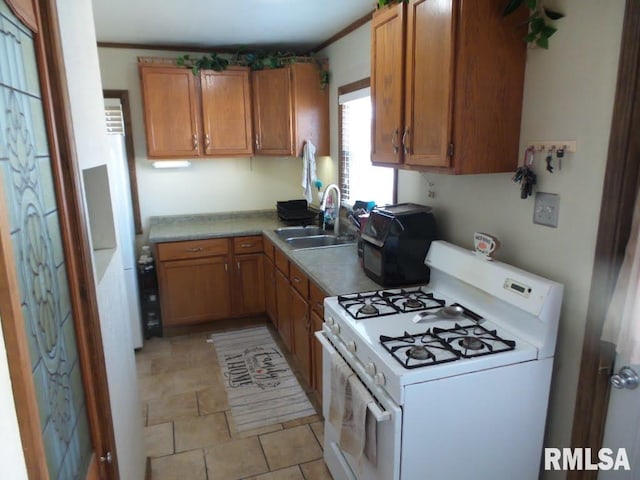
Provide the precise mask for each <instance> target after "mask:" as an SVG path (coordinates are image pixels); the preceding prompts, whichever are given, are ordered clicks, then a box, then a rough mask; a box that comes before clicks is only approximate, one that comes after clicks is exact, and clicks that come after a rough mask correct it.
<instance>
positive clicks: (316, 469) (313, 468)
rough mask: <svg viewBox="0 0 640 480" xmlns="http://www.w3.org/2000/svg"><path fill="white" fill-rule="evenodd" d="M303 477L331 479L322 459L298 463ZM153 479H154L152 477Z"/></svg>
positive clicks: (307, 479) (311, 479)
mask: <svg viewBox="0 0 640 480" xmlns="http://www.w3.org/2000/svg"><path fill="white" fill-rule="evenodd" d="M300 468H301V469H302V473H303V474H304V478H305V479H306V480H332V478H333V477H331V473H329V469H328V468H327V465H326V464H325V463H324V460H322V459H320V460H315V461H313V462H309V463H303V464H302V465H300ZM154 480H155V479H154Z"/></svg>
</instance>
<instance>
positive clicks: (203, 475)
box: [151, 450, 207, 480]
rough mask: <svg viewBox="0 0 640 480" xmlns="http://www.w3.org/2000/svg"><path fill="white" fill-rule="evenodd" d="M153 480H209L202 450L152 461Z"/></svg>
mask: <svg viewBox="0 0 640 480" xmlns="http://www.w3.org/2000/svg"><path fill="white" fill-rule="evenodd" d="M151 476H152V478H153V480H181V479H184V480H186V479H188V480H207V471H206V466H205V462H204V454H203V452H202V450H192V451H190V452H183V453H177V454H175V455H169V456H168V457H160V458H153V459H151Z"/></svg>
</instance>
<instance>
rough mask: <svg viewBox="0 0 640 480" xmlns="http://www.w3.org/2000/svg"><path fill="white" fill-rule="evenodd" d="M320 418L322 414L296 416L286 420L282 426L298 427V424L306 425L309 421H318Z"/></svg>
mask: <svg viewBox="0 0 640 480" xmlns="http://www.w3.org/2000/svg"><path fill="white" fill-rule="evenodd" d="M318 420H320V415H309V416H307V417H301V418H296V419H294V420H289V421H288V422H284V423H283V424H282V426H283V427H284V428H292V427H297V426H298V425H306V424H307V423H313V422H317V421H318Z"/></svg>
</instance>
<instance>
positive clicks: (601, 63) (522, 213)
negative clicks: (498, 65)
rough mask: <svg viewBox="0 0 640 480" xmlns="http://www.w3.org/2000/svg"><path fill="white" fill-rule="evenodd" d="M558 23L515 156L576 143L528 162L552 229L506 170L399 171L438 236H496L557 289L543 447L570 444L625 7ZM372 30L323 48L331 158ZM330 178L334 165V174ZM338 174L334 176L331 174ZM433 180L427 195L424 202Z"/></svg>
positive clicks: (406, 193) (569, 14) (573, 13)
mask: <svg viewBox="0 0 640 480" xmlns="http://www.w3.org/2000/svg"><path fill="white" fill-rule="evenodd" d="M554 5H555V6H557V9H558V10H559V11H561V12H564V13H565V14H566V17H565V18H563V19H562V20H560V21H558V22H557V26H558V32H557V33H556V34H555V35H554V36H553V37H552V38H551V40H550V49H549V50H541V49H530V50H528V60H527V70H526V81H525V92H524V111H523V118H522V128H521V147H522V148H521V151H523V150H524V147H525V145H526V142H528V141H535V140H576V141H577V142H578V152H577V153H576V154H573V155H571V154H569V155H568V156H567V157H566V158H565V160H564V162H563V165H562V171H556V173H554V174H550V173H548V172H546V171H545V169H544V166H545V165H544V158H543V157H542V156H539V157H538V158H536V164H535V167H534V168H535V170H536V172H537V173H538V185H536V188H535V190H537V191H543V192H551V193H557V194H559V195H560V210H559V211H560V218H559V226H558V228H556V229H554V228H549V227H544V226H540V225H535V224H533V223H532V218H533V197H531V198H529V199H527V200H521V199H520V198H519V193H520V192H519V186H518V185H517V184H515V183H513V182H512V181H511V177H512V174H511V173H505V174H493V175H468V176H449V175H436V174H420V173H416V172H409V171H400V173H399V180H398V200H399V201H400V202H407V201H411V202H416V203H422V204H427V205H431V206H433V208H434V210H435V214H436V219H437V221H438V224H439V227H440V228H441V234H442V237H443V238H444V239H446V240H449V241H451V242H453V243H456V244H459V245H462V246H465V247H469V248H471V246H472V235H473V232H474V231H484V232H488V233H492V234H494V235H496V236H497V237H498V238H499V239H500V240H501V242H502V249H501V251H500V252H499V255H498V257H499V258H500V259H501V260H503V261H505V262H508V263H512V264H515V265H517V266H520V267H522V268H525V269H528V270H531V271H533V272H535V273H538V274H541V275H543V276H547V277H549V278H551V279H553V280H556V281H559V282H562V283H564V285H565V297H564V304H563V311H562V318H561V321H560V332H559V339H558V347H557V353H556V362H555V370H554V376H553V382H552V393H551V403H550V414H549V421H548V425H547V438H546V445H547V446H550V447H568V446H569V444H570V436H571V427H572V420H573V411H574V403H575V394H576V387H577V381H578V372H579V367H580V355H581V349H582V340H583V335H584V329H585V321H586V311H587V305H588V297H589V291H590V282H591V274H592V267H593V255H594V250H595V242H596V234H597V228H598V215H599V211H600V201H601V196H602V185H603V180H604V170H605V164H606V154H607V147H608V141H609V129H610V124H611V114H612V108H613V99H614V93H615V84H616V77H617V64H618V53H619V48H620V35H621V32H622V19H623V13H624V2H623V1H622V0H617V1H614V2H601V1H598V0H559V1H557V2H555V4H554ZM369 30H370V26H369V25H365V26H363V27H361V28H360V29H358V30H356V31H355V32H353V33H352V34H350V35H349V36H348V37H346V38H344V39H342V40H340V41H339V42H336V43H335V44H333V45H331V46H330V47H328V48H327V49H326V50H325V51H324V52H322V53H325V54H327V56H328V57H329V62H330V67H331V72H332V75H333V79H334V80H335V82H334V83H333V84H332V85H331V89H332V98H331V102H332V103H331V107H332V114H331V121H332V127H333V130H332V137H331V138H332V150H331V151H332V152H333V153H334V158H337V155H336V152H337V134H336V128H337V127H336V125H337V101H336V97H335V95H334V94H335V91H336V90H337V87H338V86H340V85H343V84H345V83H348V82H351V81H354V80H358V79H359V78H363V77H366V76H369V74H370V72H369V70H366V71H365V68H368V66H365V62H364V60H363V59H367V60H368V58H369V49H370V41H369V38H368V34H369ZM335 171H336V172H337V169H335ZM336 175H337V173H336ZM429 182H431V183H432V184H433V187H432V188H433V190H434V191H435V194H436V196H435V198H429V197H428V196H427V192H428V187H429V185H428V183H429Z"/></svg>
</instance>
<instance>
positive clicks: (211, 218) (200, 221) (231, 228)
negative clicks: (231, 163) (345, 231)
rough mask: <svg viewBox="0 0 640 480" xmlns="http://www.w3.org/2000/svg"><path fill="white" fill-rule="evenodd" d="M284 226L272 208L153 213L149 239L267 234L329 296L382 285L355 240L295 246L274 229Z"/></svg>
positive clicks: (166, 239) (377, 287)
mask: <svg viewBox="0 0 640 480" xmlns="http://www.w3.org/2000/svg"><path fill="white" fill-rule="evenodd" d="M282 226H284V224H283V223H282V222H280V221H279V220H278V217H277V214H276V212H275V211H273V210H264V211H253V212H230V213H222V214H200V215H173V216H168V217H151V228H150V230H149V242H150V243H161V242H175V241H182V240H199V239H203V238H224V237H236V236H242V235H261V234H264V235H266V236H267V237H268V238H269V239H270V240H271V241H272V242H273V243H274V244H275V245H276V247H278V248H280V249H281V250H282V251H283V252H284V253H285V254H286V255H287V256H288V257H289V260H290V261H292V262H294V263H295V264H296V265H297V266H298V267H299V268H300V269H301V270H302V271H303V272H304V273H305V274H306V275H307V276H308V277H309V279H310V280H312V281H313V282H314V283H316V285H318V287H320V288H321V289H322V290H324V291H325V292H326V293H327V294H328V295H329V296H335V295H341V294H347V293H355V292H366V291H370V290H378V289H380V288H382V287H381V286H380V285H379V284H377V283H375V282H374V281H373V280H371V279H370V278H369V277H367V276H366V275H365V273H364V271H363V270H362V267H361V266H360V262H359V261H358V252H357V247H356V244H355V243H353V244H348V245H340V246H332V247H325V248H313V249H305V250H293V249H291V247H290V246H289V245H288V244H287V243H286V242H284V241H283V240H282V239H280V237H278V236H277V235H276V233H275V232H274V230H275V229H276V228H278V227H282Z"/></svg>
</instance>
